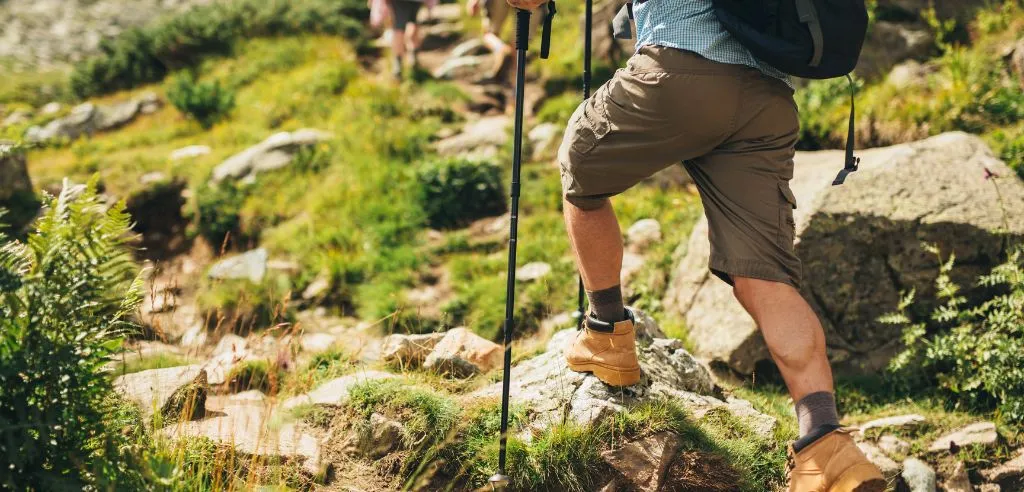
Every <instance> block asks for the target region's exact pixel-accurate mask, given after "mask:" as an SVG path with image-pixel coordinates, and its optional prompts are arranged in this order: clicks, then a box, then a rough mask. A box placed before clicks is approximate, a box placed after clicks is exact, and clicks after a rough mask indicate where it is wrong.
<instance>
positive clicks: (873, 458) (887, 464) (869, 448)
mask: <svg viewBox="0 0 1024 492" xmlns="http://www.w3.org/2000/svg"><path fill="white" fill-rule="evenodd" d="M857 447H858V448H860V450H861V451H862V452H864V456H867V458H868V461H870V462H871V463H873V464H874V465H875V466H877V467H878V469H879V470H881V471H882V475H883V476H884V477H885V479H886V480H890V481H891V480H893V479H894V478H895V477H896V476H897V475H899V474H900V469H901V468H900V464H899V463H897V462H895V461H893V460H892V458H890V457H889V456H887V455H886V454H885V453H883V452H882V450H881V449H879V448H877V447H876V446H875V445H874V444H871V443H869V442H859V443H857Z"/></svg>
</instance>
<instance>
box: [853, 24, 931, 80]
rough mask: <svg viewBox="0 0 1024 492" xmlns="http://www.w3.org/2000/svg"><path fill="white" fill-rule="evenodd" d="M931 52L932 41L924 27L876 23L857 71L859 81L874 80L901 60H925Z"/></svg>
mask: <svg viewBox="0 0 1024 492" xmlns="http://www.w3.org/2000/svg"><path fill="white" fill-rule="evenodd" d="M933 50H935V37H934V34H932V32H931V30H929V29H928V27H927V26H925V25H923V24H902V23H895V22H889V21H877V22H875V23H874V24H873V25H872V26H871V29H870V30H869V31H868V37H867V39H866V40H865V41H864V49H863V51H862V53H861V57H860V60H859V61H858V62H857V69H856V71H857V74H858V75H859V76H861V77H865V78H876V77H879V76H882V75H885V74H886V73H888V72H889V70H890V69H892V67H893V66H895V65H897V64H898V63H900V62H902V61H904V60H908V59H914V60H925V59H927V58H928V56H929V55H930V54H931V53H932V51H933Z"/></svg>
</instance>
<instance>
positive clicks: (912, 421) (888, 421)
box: [860, 413, 927, 432]
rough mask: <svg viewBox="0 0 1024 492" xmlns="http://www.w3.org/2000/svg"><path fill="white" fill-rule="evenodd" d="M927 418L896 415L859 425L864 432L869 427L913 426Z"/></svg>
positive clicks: (869, 428) (912, 415)
mask: <svg viewBox="0 0 1024 492" xmlns="http://www.w3.org/2000/svg"><path fill="white" fill-rule="evenodd" d="M926 420H927V419H925V418H924V416H923V415H918V414H916V413H915V414H910V415H898V416H895V417H885V418H882V419H875V420H872V421H870V422H866V423H864V424H862V425H861V426H860V431H861V432H866V431H869V430H871V429H894V428H901V427H915V426H918V425H920V424H923V423H924V422H925V421H926Z"/></svg>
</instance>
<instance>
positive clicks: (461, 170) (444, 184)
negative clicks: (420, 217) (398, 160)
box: [416, 159, 506, 227]
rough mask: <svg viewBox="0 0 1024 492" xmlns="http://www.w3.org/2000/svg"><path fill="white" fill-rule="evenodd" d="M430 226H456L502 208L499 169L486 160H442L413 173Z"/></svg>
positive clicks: (486, 215)
mask: <svg viewBox="0 0 1024 492" xmlns="http://www.w3.org/2000/svg"><path fill="white" fill-rule="evenodd" d="M416 175H417V178H418V180H419V183H420V187H421V199H422V203H423V209H424V211H425V212H426V214H427V220H428V221H429V222H430V226H431V227H458V226H464V225H466V224H468V223H469V222H471V221H473V220H475V219H479V218H481V217H488V216H491V215H497V214H500V213H502V212H504V211H505V207H506V204H505V194H504V192H503V190H502V183H501V168H500V167H498V166H497V165H495V164H492V163H487V162H473V161H469V160H464V159H445V160H437V161H430V162H427V163H424V164H422V165H421V166H420V168H419V169H418V170H417V172H416Z"/></svg>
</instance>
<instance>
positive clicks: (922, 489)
mask: <svg viewBox="0 0 1024 492" xmlns="http://www.w3.org/2000/svg"><path fill="white" fill-rule="evenodd" d="M901 476H902V477H903V481H904V482H906V484H907V487H908V488H909V489H910V492H935V470H933V469H932V467H931V466H928V463H925V462H923V461H921V460H919V459H917V458H907V459H905V460H903V473H902V474H901Z"/></svg>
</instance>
